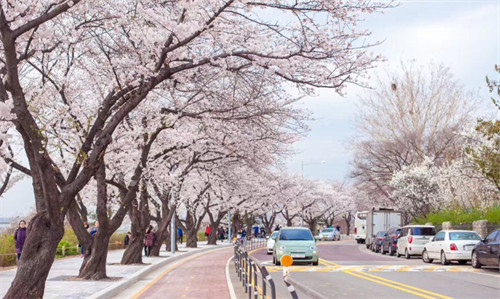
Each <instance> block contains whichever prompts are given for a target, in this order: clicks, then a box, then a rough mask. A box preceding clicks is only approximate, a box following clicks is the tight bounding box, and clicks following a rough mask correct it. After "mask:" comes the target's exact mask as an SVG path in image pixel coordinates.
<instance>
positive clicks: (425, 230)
mask: <svg viewBox="0 0 500 299" xmlns="http://www.w3.org/2000/svg"><path fill="white" fill-rule="evenodd" d="M411 234H412V235H414V236H434V235H435V234H436V229H435V228H434V227H412V228H411Z"/></svg>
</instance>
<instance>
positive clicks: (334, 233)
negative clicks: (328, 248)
mask: <svg viewBox="0 0 500 299" xmlns="http://www.w3.org/2000/svg"><path fill="white" fill-rule="evenodd" d="M318 240H320V241H335V240H337V241H338V240H340V232H339V231H338V230H337V229H335V228H325V229H323V230H322V231H321V233H320V234H319V236H318Z"/></svg>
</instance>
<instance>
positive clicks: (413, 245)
mask: <svg viewBox="0 0 500 299" xmlns="http://www.w3.org/2000/svg"><path fill="white" fill-rule="evenodd" d="M435 235H436V228H435V227H434V226H432V225H407V226H403V227H402V228H401V234H400V235H399V238H398V248H397V251H396V256H397V257H400V256H402V255H404V257H405V258H406V259H409V258H410V257H411V256H412V255H422V252H423V251H424V246H425V244H427V243H428V242H429V241H430V240H431V239H432V238H433V237H434V236H435Z"/></svg>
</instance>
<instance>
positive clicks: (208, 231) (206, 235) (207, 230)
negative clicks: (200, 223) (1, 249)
mask: <svg viewBox="0 0 500 299" xmlns="http://www.w3.org/2000/svg"><path fill="white" fill-rule="evenodd" d="M210 230H211V227H210V225H207V228H205V238H207V239H208V235H210Z"/></svg>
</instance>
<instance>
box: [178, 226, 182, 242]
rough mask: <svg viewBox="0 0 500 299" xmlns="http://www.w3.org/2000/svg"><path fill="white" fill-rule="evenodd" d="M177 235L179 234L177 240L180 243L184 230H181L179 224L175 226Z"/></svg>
mask: <svg viewBox="0 0 500 299" xmlns="http://www.w3.org/2000/svg"><path fill="white" fill-rule="evenodd" d="M177 236H179V241H180V242H181V244H182V237H183V236H184V232H183V231H182V229H181V227H180V226H179V227H178V228H177Z"/></svg>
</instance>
